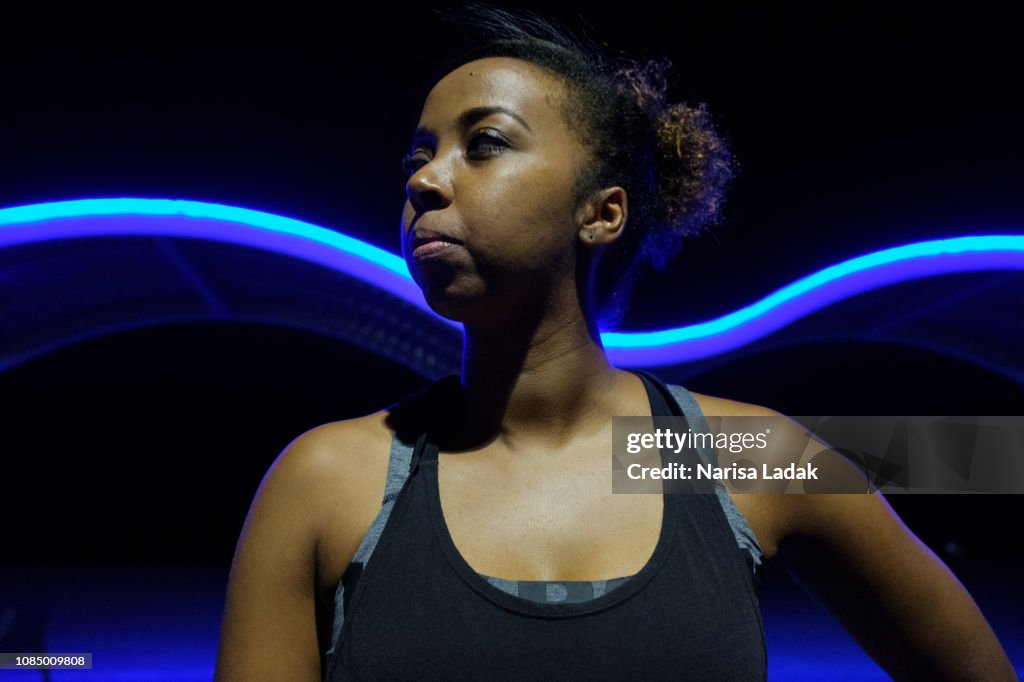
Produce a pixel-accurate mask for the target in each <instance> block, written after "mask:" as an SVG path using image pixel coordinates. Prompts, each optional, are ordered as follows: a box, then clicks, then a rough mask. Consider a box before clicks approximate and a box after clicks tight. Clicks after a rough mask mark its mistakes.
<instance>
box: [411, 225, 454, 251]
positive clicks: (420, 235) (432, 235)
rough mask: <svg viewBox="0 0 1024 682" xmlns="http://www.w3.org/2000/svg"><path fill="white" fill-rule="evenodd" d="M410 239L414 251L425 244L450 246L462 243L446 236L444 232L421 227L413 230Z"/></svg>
mask: <svg viewBox="0 0 1024 682" xmlns="http://www.w3.org/2000/svg"><path fill="white" fill-rule="evenodd" d="M409 237H410V239H409V243H410V244H411V246H412V249H413V251H415V250H416V249H417V248H419V247H420V246H423V245H424V244H429V243H430V242H447V243H449V244H461V243H462V241H460V240H459V239H456V238H455V237H453V236H451V235H449V234H445V233H444V232H438V231H436V230H430V229H427V228H421V227H417V228H415V229H413V231H412V232H411V233H410V235H409Z"/></svg>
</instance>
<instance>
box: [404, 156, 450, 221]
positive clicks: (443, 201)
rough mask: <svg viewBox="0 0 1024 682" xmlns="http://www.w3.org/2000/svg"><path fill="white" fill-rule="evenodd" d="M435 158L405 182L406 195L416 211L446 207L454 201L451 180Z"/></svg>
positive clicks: (421, 211)
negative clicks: (443, 173)
mask: <svg viewBox="0 0 1024 682" xmlns="http://www.w3.org/2000/svg"><path fill="white" fill-rule="evenodd" d="M437 161H438V160H437V159H434V160H432V161H430V162H428V163H426V164H424V165H423V166H421V167H420V168H419V169H418V170H417V171H416V172H415V173H413V174H412V175H411V176H409V180H408V181H407V182H406V183H405V196H406V197H407V198H408V199H409V203H410V204H412V207H413V209H414V210H415V211H416V213H423V212H425V211H433V210H437V209H440V208H444V207H445V206H447V205H448V204H450V203H451V201H452V191H451V182H450V181H449V179H448V178H446V177H444V176H443V175H442V171H441V168H440V164H439V163H438V162H437Z"/></svg>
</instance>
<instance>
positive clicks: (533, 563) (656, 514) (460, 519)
mask: <svg viewBox="0 0 1024 682" xmlns="http://www.w3.org/2000/svg"><path fill="white" fill-rule="evenodd" d="M607 446H608V447H607V448H606V449H602V448H600V447H594V445H593V444H592V445H591V446H590V447H587V448H582V449H578V450H574V451H565V452H559V453H557V454H555V455H551V454H550V453H547V454H545V455H538V456H536V457H535V456H532V455H524V456H508V455H507V454H506V455H502V454H498V453H487V452H480V453H472V454H468V455H467V454H445V453H441V455H440V456H439V457H438V463H437V475H436V480H437V486H438V494H439V501H440V507H441V511H442V515H443V519H444V526H445V529H446V531H447V533H448V534H449V535H450V537H451V539H452V541H453V543H454V545H455V547H456V549H457V551H458V552H459V554H460V555H461V556H462V558H463V559H464V560H465V561H466V563H467V564H469V565H470V566H471V567H472V568H473V569H474V570H475V571H476V572H477V573H481V574H484V575H489V576H496V577H500V578H506V579H509V580H560V581H563V580H564V581H577V580H585V581H590V580H601V579H611V578H618V577H622V576H626V575H631V574H633V573H636V572H638V571H639V570H640V569H641V568H643V566H644V565H645V564H646V563H647V560H648V559H649V558H650V556H651V555H652V553H653V551H654V548H655V546H656V544H657V541H658V537H659V535H660V532H661V527H662V515H663V503H662V497H661V495H622V494H618V495H617V494H613V493H612V492H611V491H612V467H611V458H610V456H608V457H603V456H601V454H602V453H610V452H611V450H610V442H609V443H608V444H607Z"/></svg>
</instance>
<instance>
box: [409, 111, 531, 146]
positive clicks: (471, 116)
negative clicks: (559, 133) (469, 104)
mask: <svg viewBox="0 0 1024 682" xmlns="http://www.w3.org/2000/svg"><path fill="white" fill-rule="evenodd" d="M493 114H505V115H506V116H511V117H512V118H514V119H515V120H517V121H519V123H520V124H521V125H522V126H523V127H524V128H526V129H527V130H528V131H530V133H533V129H532V128H530V124H529V123H527V122H526V121H524V120H523V118H522V117H521V116H520V115H519V114H517V113H516V112H514V111H512V110H511V109H508V108H506V107H502V106H497V105H495V106H489V107H473V108H472V109H466V110H465V111H463V112H462V113H461V114H459V118H458V119H456V121H455V125H456V126H458V128H459V129H460V130H465V129H466V128H469V127H470V126H471V125H473V124H474V123H476V122H477V121H479V120H481V119H485V118H487V117H488V116H491V115H493ZM433 136H434V131H432V130H431V129H430V128H427V127H424V126H419V127H418V128H416V130H414V131H413V133H412V137H413V139H414V140H416V139H420V138H423V137H433Z"/></svg>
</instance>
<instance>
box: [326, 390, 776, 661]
mask: <svg viewBox="0 0 1024 682" xmlns="http://www.w3.org/2000/svg"><path fill="white" fill-rule="evenodd" d="M666 386H667V387H668V389H669V391H671V392H672V395H673V397H675V399H676V402H678V403H679V407H680V409H682V411H683V414H684V415H686V418H687V420H688V421H689V423H690V428H691V430H692V431H693V432H694V433H707V432H708V425H707V422H706V421H705V420H704V414H703V413H702V412H701V410H700V405H699V404H698V403H697V399H696V398H694V397H693V395H692V394H691V393H690V392H689V391H688V390H687V389H685V388H683V387H682V386H678V385H675V384H666ZM415 446H416V443H415V441H411V442H406V441H403V440H402V439H401V438H400V437H399V436H398V434H397V433H394V432H393V433H392V438H391V453H390V456H389V460H388V477H387V482H386V484H385V486H384V499H383V502H382V504H381V508H380V511H378V512H377V516H376V517H374V519H373V523H371V524H370V528H369V530H367V532H366V535H364V536H363V541H362V542H361V543H359V548H358V549H356V553H355V555H354V556H353V557H352V563H353V564H357V563H358V564H362V565H363V566H365V565H366V562H367V561H369V559H370V555H371V554H372V553H373V550H374V548H375V547H376V546H377V541H378V540H380V536H381V533H383V532H384V526H385V525H386V524H387V521H388V517H389V516H390V515H391V509H392V508H393V507H394V506H395V499H396V498H397V497H398V493H399V492H401V490H402V486H403V485H404V484H405V481H406V479H407V478H408V476H409V464H410V462H411V461H412V454H413V450H414V448H415ZM697 453H698V454H699V455H700V457H701V459H703V460H704V462H705V463H710V464H714V465H716V466H717V464H718V454H717V453H716V452H715V451H714V450H713V449H708V448H705V447H703V445H700V444H699V445H698V447H697ZM715 493H716V494H717V496H718V500H719V502H720V503H721V505H722V510H723V511H724V512H725V518H726V519H727V520H728V521H729V526H730V527H731V528H732V533H733V536H734V537H735V538H736V542H737V543H738V544H739V546H740V547H742V548H743V549H744V550H745V551H747V552H748V553H749V554H750V557H751V559H752V566H753V570H754V573H755V574H756V573H757V570H758V567H759V566H760V565H761V562H762V558H763V556H764V554H763V552H762V550H761V546H760V545H759V544H758V543H757V539H756V538H755V536H754V532H753V530H752V529H751V528H750V524H749V523H747V520H746V518H744V516H743V514H742V513H740V510H739V509H738V508H737V507H736V504H735V503H734V502H733V501H732V498H731V497H729V493H728V492H727V491H726V489H725V485H724V484H723V483H722V482H721V481H716V482H715ZM483 577H484V578H486V579H487V581H488V582H489V583H491V584H492V585H494V586H495V587H497V588H499V589H501V590H504V591H505V592H508V593H509V594H511V595H513V596H517V597H522V598H524V599H532V600H534V601H541V602H544V601H548V602H563V603H564V602H579V601H588V600H590V599H596V598H597V597H600V596H601V595H603V594H605V593H606V592H609V591H611V590H613V589H614V588H616V587H618V586H619V585H621V584H622V583H624V582H625V581H626V580H628V579H629V578H630V577H632V576H628V575H627V576H623V577H621V578H613V579H609V580H594V581H564V580H563V581H548V580H507V579H505V578H497V577H494V576H483ZM344 595H345V586H344V584H343V582H342V581H341V580H339V581H338V587H337V589H336V590H335V593H334V623H333V626H332V628H331V648H330V649H329V650H328V651H327V654H328V655H331V654H333V653H334V647H335V646H336V645H337V643H338V635H339V634H340V633H341V627H342V625H343V624H344V619H345V609H344V605H345V601H344Z"/></svg>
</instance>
